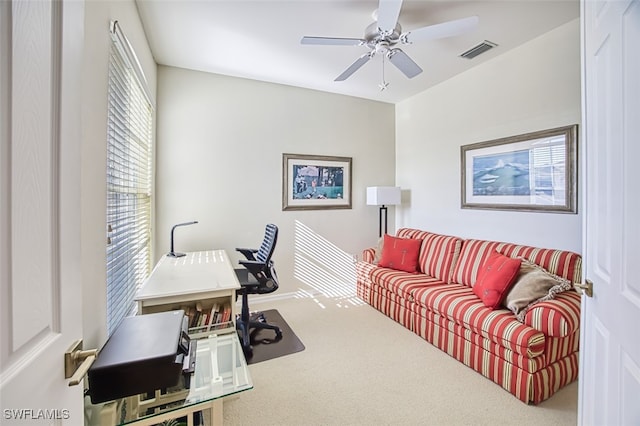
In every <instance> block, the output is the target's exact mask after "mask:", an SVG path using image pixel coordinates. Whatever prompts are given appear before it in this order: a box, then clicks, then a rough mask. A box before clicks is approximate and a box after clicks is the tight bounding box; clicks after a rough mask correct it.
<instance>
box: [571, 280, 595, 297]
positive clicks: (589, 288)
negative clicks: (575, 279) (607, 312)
mask: <svg viewBox="0 0 640 426" xmlns="http://www.w3.org/2000/svg"><path fill="white" fill-rule="evenodd" d="M584 281H585V284H574V287H577V288H579V289H580V290H582V294H586V295H587V297H593V281H591V280H589V279H587V280H584Z"/></svg>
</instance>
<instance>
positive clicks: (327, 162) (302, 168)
mask: <svg viewBox="0 0 640 426" xmlns="http://www.w3.org/2000/svg"><path fill="white" fill-rule="evenodd" d="M350 208H351V157H332V156H325V155H302V154H282V210H325V209H350Z"/></svg>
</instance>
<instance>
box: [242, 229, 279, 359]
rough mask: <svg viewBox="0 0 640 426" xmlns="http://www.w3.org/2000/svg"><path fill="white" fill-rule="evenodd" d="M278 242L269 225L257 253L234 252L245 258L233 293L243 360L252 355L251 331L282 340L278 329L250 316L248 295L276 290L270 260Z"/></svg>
mask: <svg viewBox="0 0 640 426" xmlns="http://www.w3.org/2000/svg"><path fill="white" fill-rule="evenodd" d="M277 240H278V227H277V226H276V225H274V224H272V223H270V224H268V225H267V226H266V229H265V233H264V240H263V241H262V245H260V248H259V249H247V248H236V250H237V251H239V252H240V253H242V254H243V255H244V257H246V260H240V261H239V263H240V264H241V265H242V266H244V267H245V268H246V269H236V274H237V275H238V279H239V281H240V286H241V289H240V290H238V291H237V292H236V296H238V295H242V311H241V313H240V317H239V318H236V328H237V330H238V332H239V333H240V338H241V340H242V349H243V350H244V353H245V355H246V356H252V355H253V348H252V347H251V332H250V330H251V329H254V330H255V329H269V330H274V331H275V332H276V339H280V338H282V330H280V327H278V326H277V325H272V324H269V323H268V322H267V320H266V318H265V317H264V314H263V313H262V312H255V313H253V314H251V313H250V312H249V295H250V294H266V293H271V292H274V291H276V290H277V289H278V276H277V275H276V270H275V269H274V267H273V260H271V256H272V255H273V251H274V250H275V248H276V241H277ZM247 271H248V272H249V273H250V274H251V277H250V276H249V275H248V274H247ZM251 278H253V279H251Z"/></svg>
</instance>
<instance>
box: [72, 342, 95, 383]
mask: <svg viewBox="0 0 640 426" xmlns="http://www.w3.org/2000/svg"><path fill="white" fill-rule="evenodd" d="M97 356H98V350H97V349H89V350H86V351H83V350H82V339H79V340H76V341H75V342H73V344H72V345H71V346H70V347H69V349H67V351H66V352H65V353H64V378H65V379H69V378H70V379H71V380H69V386H76V385H78V384H80V382H81V381H82V378H83V377H84V376H85V374H87V371H89V367H91V364H93V362H94V361H95V360H96V357H97Z"/></svg>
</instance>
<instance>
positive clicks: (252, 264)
mask: <svg viewBox="0 0 640 426" xmlns="http://www.w3.org/2000/svg"><path fill="white" fill-rule="evenodd" d="M238 263H239V264H240V265H242V266H244V267H245V268H247V269H248V270H249V272H251V273H253V274H256V273H258V272H260V271H262V270H264V268H265V266H266V263H264V262H260V261H259V260H239V261H238Z"/></svg>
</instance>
